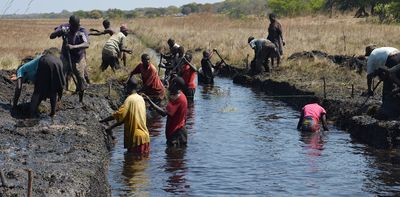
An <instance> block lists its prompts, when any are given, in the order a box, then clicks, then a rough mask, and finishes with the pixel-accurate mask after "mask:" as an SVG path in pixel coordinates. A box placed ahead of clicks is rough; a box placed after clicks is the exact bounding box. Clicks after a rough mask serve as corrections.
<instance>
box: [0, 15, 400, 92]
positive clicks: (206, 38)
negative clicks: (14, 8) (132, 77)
mask: <svg viewBox="0 0 400 197" xmlns="http://www.w3.org/2000/svg"><path fill="white" fill-rule="evenodd" d="M366 20H367V19H354V18H352V17H350V16H349V17H347V16H340V17H336V18H327V17H325V16H316V17H311V16H309V17H299V18H285V19H281V20H280V22H281V23H282V26H283V30H284V38H285V41H286V44H287V45H286V46H285V49H284V50H285V51H284V53H285V55H284V56H285V57H284V58H286V57H287V56H288V55H289V54H292V53H294V52H299V51H309V50H321V51H325V52H327V53H329V54H346V55H362V54H363V53H364V48H365V46H366V45H367V44H370V43H376V44H377V45H379V46H393V47H400V46H399V45H400V39H399V37H398V32H399V30H400V27H399V26H396V25H379V24H373V23H368V21H366ZM66 21H67V20H66V19H65V20H0V43H2V45H0V54H2V55H1V57H0V67H1V68H2V69H4V68H16V67H17V65H18V64H19V61H20V59H21V58H22V57H24V56H26V55H33V54H34V53H36V52H40V51H42V50H43V49H45V48H48V47H52V46H60V45H61V39H57V40H50V39H49V38H48V37H49V34H50V33H51V31H52V30H53V28H54V27H55V26H57V25H59V24H61V23H64V22H66ZM123 22H124V23H128V26H129V27H130V28H131V29H133V31H134V32H135V36H129V37H128V38H129V39H128V40H129V41H128V45H129V47H131V48H133V49H134V54H133V55H131V56H129V60H128V64H129V67H128V68H126V69H125V70H120V71H118V72H117V75H116V77H124V76H126V74H127V71H128V70H131V69H132V68H133V67H134V66H135V65H136V64H137V63H138V62H139V57H140V55H141V54H142V53H143V52H146V48H148V47H150V48H154V49H158V50H161V51H164V52H166V51H167V45H166V40H167V39H168V38H170V37H173V38H174V39H175V40H176V41H177V42H178V43H179V44H181V45H183V46H184V47H185V49H189V50H192V51H196V52H195V54H194V63H195V64H196V65H197V66H199V65H200V58H201V51H202V50H204V49H206V48H208V49H213V48H216V49H218V50H219V51H220V53H221V54H222V55H223V56H224V57H226V60H227V62H228V63H231V64H233V65H236V66H238V67H243V66H244V60H245V58H246V55H247V54H250V58H252V56H253V51H252V50H251V49H250V47H249V46H248V45H247V38H248V37H249V36H250V35H252V36H255V37H256V38H261V37H265V36H266V34H267V26H268V23H269V21H268V20H267V19H265V18H251V19H244V20H233V19H229V18H227V17H224V16H219V15H192V16H188V17H162V18H153V19H135V20H131V21H112V24H113V26H114V27H117V26H118V25H119V24H120V23H123ZM82 24H83V26H85V27H86V28H88V29H89V28H98V29H101V20H82ZM107 37H108V36H102V37H91V46H90V48H89V49H88V50H87V59H88V61H87V62H88V65H89V68H90V73H91V78H92V80H93V81H95V82H102V81H104V80H105V79H108V78H111V77H114V74H113V73H112V72H111V71H106V72H105V73H100V72H99V69H98V68H99V65H100V61H101V49H102V46H103V44H104V42H105V41H106V39H107ZM213 60H214V61H217V60H218V58H216V57H214V59H213ZM152 61H153V64H158V62H157V61H158V60H157V59H155V58H153V60H152ZM321 77H325V78H326V80H327V82H328V85H329V86H334V88H335V89H340V90H343V92H346V94H347V92H349V87H350V86H351V84H354V85H355V87H356V91H357V90H358V91H361V90H363V88H364V89H365V85H364V84H365V76H364V74H363V75H361V76H360V75H358V74H356V73H355V72H354V71H349V70H347V71H346V72H344V70H343V68H340V67H338V66H336V65H331V64H329V63H327V62H324V61H320V60H316V61H311V62H309V61H297V62H288V61H284V63H283V65H282V67H281V71H280V74H279V76H276V75H275V76H274V78H276V79H278V80H291V81H296V82H295V83H296V85H299V86H304V87H308V89H311V90H320V89H322V88H321V87H320V86H321ZM341 92H342V91H341Z"/></svg>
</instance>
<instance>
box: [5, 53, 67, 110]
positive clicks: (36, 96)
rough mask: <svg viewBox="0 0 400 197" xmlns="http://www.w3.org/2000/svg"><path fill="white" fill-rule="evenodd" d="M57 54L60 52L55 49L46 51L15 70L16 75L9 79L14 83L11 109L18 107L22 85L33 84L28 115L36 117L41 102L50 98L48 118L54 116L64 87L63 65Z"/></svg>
mask: <svg viewBox="0 0 400 197" xmlns="http://www.w3.org/2000/svg"><path fill="white" fill-rule="evenodd" d="M59 54H60V51H59V50H58V49H57V48H50V49H46V50H45V51H44V52H43V54H42V55H40V56H38V57H36V58H34V59H33V60H31V61H29V62H27V63H25V64H23V65H22V66H20V67H19V68H18V69H17V73H16V75H13V76H12V77H11V79H12V80H15V81H16V87H15V92H14V98H13V109H15V108H16V107H17V105H18V100H19V97H20V95H21V90H22V83H26V82H32V83H34V91H33V94H32V97H31V103H30V115H31V116H33V115H36V113H37V108H38V106H39V104H40V103H41V101H43V100H46V99H47V98H50V105H51V112H50V116H54V114H55V108H56V101H57V95H58V100H60V99H61V97H62V93H63V89H64V86H65V76H64V71H63V64H62V62H61V60H60V58H59Z"/></svg>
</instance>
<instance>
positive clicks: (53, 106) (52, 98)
mask: <svg viewBox="0 0 400 197" xmlns="http://www.w3.org/2000/svg"><path fill="white" fill-rule="evenodd" d="M56 104H57V94H56V93H52V94H51V96H50V106H51V112H50V116H54V114H56Z"/></svg>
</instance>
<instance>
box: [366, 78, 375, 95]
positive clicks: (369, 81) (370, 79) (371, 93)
mask: <svg viewBox="0 0 400 197" xmlns="http://www.w3.org/2000/svg"><path fill="white" fill-rule="evenodd" d="M374 77H375V74H374V73H371V74H368V75H367V86H368V95H371V96H372V95H373V94H374V92H373V91H372V87H371V86H372V79H373V78H374Z"/></svg>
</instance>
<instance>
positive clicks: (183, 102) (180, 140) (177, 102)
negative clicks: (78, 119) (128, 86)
mask: <svg viewBox="0 0 400 197" xmlns="http://www.w3.org/2000/svg"><path fill="white" fill-rule="evenodd" d="M184 85H185V82H184V81H183V79H182V78H181V77H175V78H174V79H172V80H171V84H170V86H169V87H168V90H169V92H170V99H169V101H168V104H167V107H166V108H165V109H162V108H161V107H159V106H158V105H156V104H155V103H154V102H153V101H152V100H151V99H150V98H149V97H148V96H146V95H144V98H145V100H146V101H148V102H149V104H150V106H151V107H152V108H154V109H155V110H156V111H157V112H158V113H160V114H161V115H162V116H167V125H166V127H165V136H166V138H167V145H168V146H173V147H182V146H186V144H187V131H186V128H185V126H186V112H187V104H188V103H187V99H186V96H185V95H184V94H183V93H182V92H181V89H182V88H184Z"/></svg>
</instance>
